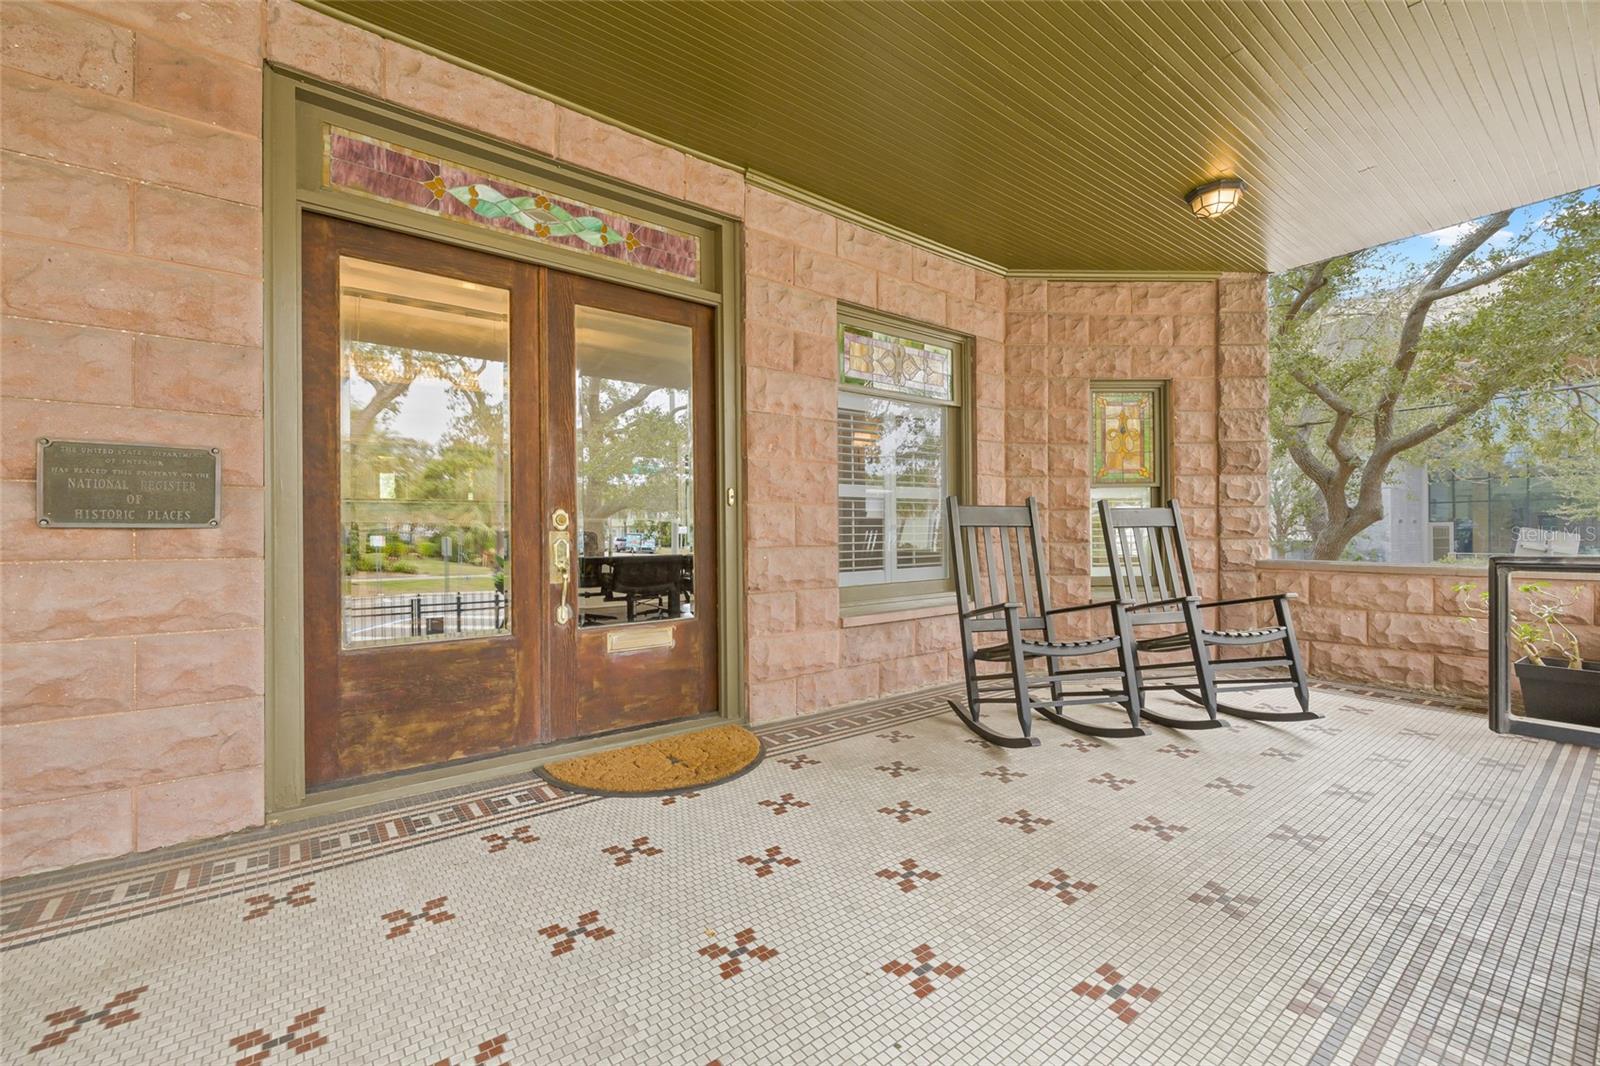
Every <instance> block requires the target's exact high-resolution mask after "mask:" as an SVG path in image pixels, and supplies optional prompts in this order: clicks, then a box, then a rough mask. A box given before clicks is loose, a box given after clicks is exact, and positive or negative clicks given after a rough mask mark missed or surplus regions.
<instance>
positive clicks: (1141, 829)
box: [1131, 814, 1189, 843]
mask: <svg viewBox="0 0 1600 1066" xmlns="http://www.w3.org/2000/svg"><path fill="white" fill-rule="evenodd" d="M1131 828H1132V829H1133V831H1134V832H1136V833H1153V834H1155V838H1156V839H1157V840H1164V841H1166V842H1168V843H1171V842H1172V841H1174V840H1176V839H1178V834H1179V833H1187V832H1188V831H1189V827H1188V826H1186V825H1178V824H1176V823H1174V822H1164V821H1162V820H1161V819H1160V818H1157V817H1156V816H1155V815H1153V814H1147V815H1145V816H1144V821H1142V822H1135V823H1133V825H1132V826H1131Z"/></svg>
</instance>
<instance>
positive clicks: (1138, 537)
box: [1099, 500, 1322, 729]
mask: <svg viewBox="0 0 1600 1066" xmlns="http://www.w3.org/2000/svg"><path fill="white" fill-rule="evenodd" d="M1099 507H1100V532H1101V535H1102V537H1103V538H1104V540H1105V545H1106V560H1107V562H1108V564H1109V565H1110V569H1111V586H1112V591H1113V592H1114V594H1115V595H1116V597H1117V600H1118V601H1119V602H1120V603H1122V604H1123V605H1124V608H1125V610H1126V612H1127V614H1126V617H1127V619H1128V621H1129V622H1130V623H1131V625H1132V626H1133V629H1134V631H1135V632H1137V630H1138V629H1139V627H1142V626H1154V625H1164V626H1170V625H1181V626H1182V627H1183V628H1182V630H1180V631H1178V632H1173V633H1164V634H1162V635H1160V636H1153V637H1144V638H1136V639H1135V640H1134V648H1135V653H1134V654H1135V660H1136V661H1137V657H1138V656H1139V655H1140V654H1143V653H1149V654H1155V653H1160V652H1183V651H1187V652H1188V653H1189V658H1188V659H1184V660H1178V661H1174V662H1170V663H1153V664H1150V665H1149V666H1144V665H1143V664H1140V668H1141V670H1149V669H1158V670H1160V669H1167V668H1175V669H1180V670H1183V671H1185V672H1188V671H1189V670H1193V672H1194V681H1192V682H1191V681H1188V680H1187V679H1186V678H1182V677H1180V678H1178V679H1176V680H1171V679H1157V680H1155V681H1146V682H1145V683H1144V686H1143V690H1144V691H1145V692H1156V691H1168V692H1176V693H1177V694H1178V695H1180V696H1182V697H1183V698H1184V699H1186V700H1188V701H1190V702H1191V703H1197V704H1199V705H1200V706H1202V707H1204V708H1205V709H1206V715H1207V717H1206V718H1203V719H1199V720H1195V719H1185V718H1172V717H1169V716H1166V715H1162V714H1157V713H1155V712H1153V711H1151V710H1150V709H1149V708H1148V707H1147V708H1146V709H1145V711H1144V716H1145V717H1146V718H1148V719H1149V720H1150V721H1152V722H1155V723H1157V724H1159V725H1164V726H1169V727H1172V728H1175V729H1215V728H1218V727H1220V726H1221V725H1222V722H1221V721H1220V720H1219V719H1218V718H1217V712H1218V711H1221V712H1222V713H1224V714H1229V715H1233V716H1234V717H1237V718H1249V719H1252V720H1255V721H1266V722H1303V721H1308V720H1310V719H1313V718H1321V717H1322V716H1321V715H1320V714H1315V713H1313V712H1312V710H1311V690H1310V687H1309V686H1308V685H1307V684H1306V672H1305V665H1304V663H1303V662H1302V661H1301V659H1300V646H1299V645H1298V644H1297V643H1296V642H1295V639H1294V625H1293V623H1292V622H1291V621H1290V620H1289V600H1290V599H1291V598H1293V595H1294V594H1293V593H1278V594H1276V595H1271V596H1246V597H1243V598H1240V599H1231V600H1215V601H1212V602H1210V603H1202V602H1200V598H1199V597H1198V596H1196V595H1195V594H1194V576H1193V574H1192V572H1191V570H1190V566H1189V546H1188V544H1187V542H1186V541H1185V540H1184V537H1183V518H1182V516H1181V515H1180V514H1179V511H1178V505H1177V503H1176V502H1173V503H1170V504H1168V505H1167V506H1165V507H1112V506H1110V505H1109V501H1106V500H1101V501H1100V503H1099ZM1247 603H1270V604H1272V608H1273V612H1274V614H1275V623H1274V624H1271V625H1265V626H1259V627H1256V628H1246V629H1212V628H1207V627H1206V626H1205V625H1203V624H1202V622H1201V617H1200V612H1201V611H1205V610H1209V609H1211V608H1216V607H1233V606H1237V605H1242V604H1247ZM1260 644H1279V645H1281V646H1282V651H1281V654H1277V655H1271V654H1268V655H1258V656H1255V657H1251V658H1240V659H1213V658H1212V657H1211V649H1212V648H1217V647H1251V646H1254V645H1260ZM1278 667H1282V668H1283V669H1284V670H1285V671H1286V672H1287V676H1284V677H1275V676H1269V677H1262V676H1260V671H1262V670H1267V669H1272V668H1278ZM1235 670H1246V671H1250V672H1251V674H1254V675H1255V676H1250V675H1246V676H1242V677H1228V676H1219V674H1222V675H1226V674H1227V673H1230V672H1232V671H1235ZM1224 686H1226V687H1228V688H1230V689H1232V690H1233V691H1246V690H1251V689H1267V688H1285V687H1289V688H1293V689H1294V693H1295V698H1296V699H1297V700H1299V702H1300V710H1299V711H1287V712H1282V711H1258V710H1252V709H1250V708H1248V707H1237V706H1231V705H1229V704H1226V703H1222V702H1220V701H1219V700H1218V699H1217V692H1218V690H1219V689H1220V688H1222V687H1224ZM1196 690H1198V691H1196Z"/></svg>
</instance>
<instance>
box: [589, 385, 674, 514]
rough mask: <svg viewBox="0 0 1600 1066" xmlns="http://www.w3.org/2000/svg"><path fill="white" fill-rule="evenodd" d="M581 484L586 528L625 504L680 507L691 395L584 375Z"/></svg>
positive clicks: (658, 508)
mask: <svg viewBox="0 0 1600 1066" xmlns="http://www.w3.org/2000/svg"><path fill="white" fill-rule="evenodd" d="M578 408H579V425H578V485H579V488H580V490H581V492H580V498H581V499H582V501H583V503H582V506H583V526H584V528H585V529H586V530H591V531H596V532H598V531H599V530H601V529H603V528H604V526H605V520H606V519H607V518H610V517H611V516H612V515H615V514H620V513H622V512H624V511H639V512H654V513H662V512H669V513H670V512H675V511H676V510H677V509H678V465H679V463H680V462H681V461H686V460H687V458H688V456H687V449H688V443H689V394H688V392H687V391H685V390H679V389H672V388H666V387H663V386H657V385H636V384H635V383H633V382H626V381H617V380H613V379H610V378H602V377H590V376H587V375H585V376H583V377H581V378H580V379H579V383H578Z"/></svg>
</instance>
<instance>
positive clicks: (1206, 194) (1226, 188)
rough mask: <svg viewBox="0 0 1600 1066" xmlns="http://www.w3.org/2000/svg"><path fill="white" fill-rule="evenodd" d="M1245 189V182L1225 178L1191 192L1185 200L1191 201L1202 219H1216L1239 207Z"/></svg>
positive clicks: (1192, 206) (1195, 211)
mask: <svg viewBox="0 0 1600 1066" xmlns="http://www.w3.org/2000/svg"><path fill="white" fill-rule="evenodd" d="M1244 188H1245V185H1244V182H1242V181H1240V180H1239V179H1238V178H1223V179H1222V180H1220V181H1213V182H1211V183H1210V184H1208V185H1202V186H1200V187H1199V188H1198V189H1193V190H1191V191H1190V192H1189V195H1188V196H1185V197H1184V199H1186V200H1188V201H1189V206H1190V207H1191V208H1192V209H1193V210H1194V213H1195V214H1196V215H1198V216H1200V217H1201V218H1216V217H1217V216H1218V215H1225V214H1227V213H1228V212H1229V211H1232V210H1233V209H1234V208H1235V207H1237V206H1238V205H1239V200H1240V198H1241V197H1243V196H1244Z"/></svg>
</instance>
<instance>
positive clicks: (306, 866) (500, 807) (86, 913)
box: [0, 777, 599, 951]
mask: <svg viewBox="0 0 1600 1066" xmlns="http://www.w3.org/2000/svg"><path fill="white" fill-rule="evenodd" d="M595 802H599V801H598V800H597V799H595V798H594V797H592V796H579V795H571V794H568V793H564V792H562V791H561V790H560V789H558V788H556V787H555V786H554V785H550V784H546V783H545V782H543V781H537V782H530V781H529V780H527V778H526V777H523V778H520V779H519V780H517V781H515V782H500V783H499V784H498V785H497V786H495V787H493V788H489V789H482V790H479V791H478V792H477V793H476V794H472V795H465V796H463V795H454V796H448V797H445V798H440V797H438V796H434V797H428V798H424V799H423V800H421V801H418V802H416V803H414V804H413V806H412V807H411V808H410V809H409V810H400V811H391V812H386V813H383V814H381V815H375V814H374V813H373V812H367V813H365V814H364V815H360V816H357V817H355V818H351V819H347V820H345V821H343V822H340V823H336V824H333V825H329V826H315V827H310V828H307V827H305V826H291V827H289V828H288V829H287V830H282V829H269V830H260V831H257V832H255V833H247V834H244V835H243V836H244V837H245V838H254V839H249V840H248V842H246V841H245V840H241V841H240V842H238V843H235V844H233V845H232V846H227V845H226V844H213V845H211V846H210V847H208V848H205V849H204V850H203V851H201V852H200V853H198V854H194V853H191V854H187V855H185V856H184V857H182V858H178V859H174V858H172V857H169V856H160V855H159V854H157V855H153V856H147V857H145V861H144V862H143V863H140V864H137V865H132V866H126V867H121V866H119V867H117V868H115V869H112V870H106V871H101V872H99V873H98V875H95V874H91V875H90V876H88V877H85V878H83V879H81V880H77V881H64V882H63V881H60V880H55V879H52V881H51V882H50V883H47V884H44V885H40V886H38V887H34V888H32V889H31V890H29V888H28V887H26V882H23V884H22V885H19V886H18V888H17V889H13V890H12V891H11V892H8V893H7V895H6V896H5V898H4V900H3V901H0V951H5V950H9V949H11V948H15V947H22V946H24V945H27V944H34V943H38V942H39V941H41V940H50V939H53V938H55V937H58V936H65V935H68V934H70V933H76V932H82V931H83V930H85V929H93V928H98V927H100V926H103V925H109V924H112V923H114V922H119V921H125V920H127V919H130V918H136V917H139V916H141V915H144V914H148V913H151V912H152V911H157V910H167V909H169V908H171V907H175V906H182V905H185V904H188V903H195V902H199V901H200V900H205V899H214V898H217V897H219V896H225V895H232V894H235V893H240V892H247V891H253V890H256V889H259V888H261V887H263V886H265V885H267V884H270V883H272V882H276V881H284V880H288V879H293V880H294V881H296V882H297V883H301V882H304V881H305V879H306V875H308V874H310V873H312V872H314V871H317V870H325V869H328V868H330V867H333V866H344V865H347V864H349V863H352V862H360V861H362V860H364V859H370V858H374V857H376V856H378V855H388V854H392V853H394V852H396V851H401V850H404V849H407V848H413V847H417V846H419V845H422V844H427V843H431V842H433V841H435V840H444V839H450V838H453V837H457V836H463V835H466V834H478V833H481V832H482V831H483V830H485V829H487V828H490V827H493V826H498V825H501V824H503V823H506V822H514V821H520V820H522V819H525V818H528V817H530V816H540V815H544V814H549V813H552V812H553V811H557V810H566V809H568V808H571V807H576V806H583V805H585V804H588V803H595ZM263 838H265V839H263Z"/></svg>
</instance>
